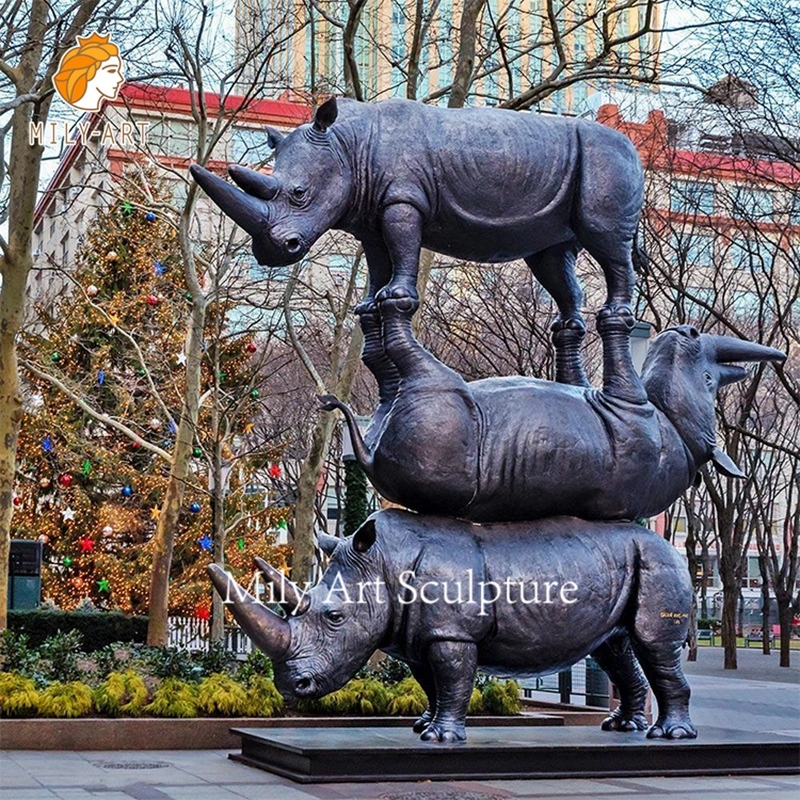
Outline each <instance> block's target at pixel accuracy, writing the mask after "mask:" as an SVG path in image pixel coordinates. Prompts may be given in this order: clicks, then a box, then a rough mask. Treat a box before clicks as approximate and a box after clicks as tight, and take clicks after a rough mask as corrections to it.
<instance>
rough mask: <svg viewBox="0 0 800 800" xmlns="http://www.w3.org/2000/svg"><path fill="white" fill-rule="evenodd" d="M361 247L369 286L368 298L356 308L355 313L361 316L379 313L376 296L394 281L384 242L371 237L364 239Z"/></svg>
mask: <svg viewBox="0 0 800 800" xmlns="http://www.w3.org/2000/svg"><path fill="white" fill-rule="evenodd" d="M361 245H362V247H363V248H364V255H365V257H366V259H367V269H368V271H369V286H368V288H367V295H366V297H365V298H364V299H363V300H362V301H361V302H360V303H359V304H358V305H357V306H356V307H355V313H356V314H358V315H359V316H361V315H362V314H372V313H377V311H378V306H377V305H376V303H375V295H376V294H378V292H379V291H380V290H381V289H383V287H384V286H386V284H387V283H389V281H390V280H391V279H392V260H391V258H390V257H389V251H388V250H387V249H386V245H384V243H383V241H382V240H381V239H379V238H371V237H370V238H365V239H362V240H361Z"/></svg>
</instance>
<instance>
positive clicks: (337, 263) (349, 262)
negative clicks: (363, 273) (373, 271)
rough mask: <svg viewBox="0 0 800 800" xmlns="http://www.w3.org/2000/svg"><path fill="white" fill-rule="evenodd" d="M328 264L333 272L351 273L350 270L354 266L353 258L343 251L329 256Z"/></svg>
mask: <svg viewBox="0 0 800 800" xmlns="http://www.w3.org/2000/svg"><path fill="white" fill-rule="evenodd" d="M328 264H329V267H330V270H331V272H338V273H346V274H348V275H349V274H350V270H351V269H352V268H353V259H352V258H349V257H348V256H345V255H342V254H341V253H335V254H334V255H332V256H331V257H330V258H329V260H328Z"/></svg>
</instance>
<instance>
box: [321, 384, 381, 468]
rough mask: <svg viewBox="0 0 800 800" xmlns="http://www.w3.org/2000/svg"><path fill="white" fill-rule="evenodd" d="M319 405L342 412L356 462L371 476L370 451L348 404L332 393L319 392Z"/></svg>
mask: <svg viewBox="0 0 800 800" xmlns="http://www.w3.org/2000/svg"><path fill="white" fill-rule="evenodd" d="M319 401H320V405H321V407H322V410H323V411H335V410H337V409H338V410H339V411H341V412H342V414H344V420H345V422H346V423H347V429H348V431H349V432H350V441H351V442H352V445H353V453H354V454H355V457H356V459H357V460H358V463H359V464H361V466H362V467H363V468H364V470H365V471H366V473H367V475H369V476H370V477H371V476H372V463H373V456H372V453H370V451H369V450H368V448H367V445H366V444H365V443H364V437H363V436H362V435H361V430H360V429H359V427H358V422H357V421H356V417H355V414H353V412H352V410H351V408H350V406H348V405H347V404H346V403H343V402H342V401H341V400H339V398H338V397H336V396H335V395H332V394H321V395H320V396H319Z"/></svg>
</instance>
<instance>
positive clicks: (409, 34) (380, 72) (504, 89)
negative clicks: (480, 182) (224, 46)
mask: <svg viewBox="0 0 800 800" xmlns="http://www.w3.org/2000/svg"><path fill="white" fill-rule="evenodd" d="M430 5H431V4H428V5H427V6H422V7H421V12H422V17H421V18H420V19H419V20H417V19H415V14H416V13H417V7H418V4H417V3H416V2H412V0H367V3H366V5H365V6H364V9H363V12H362V16H361V21H360V25H359V27H358V29H357V31H356V35H355V41H354V52H353V59H354V61H355V63H356V64H357V65H358V72H359V77H360V79H361V82H362V89H363V94H364V97H365V99H367V100H380V99H385V98H388V97H406V96H407V91H408V83H409V75H408V71H409V61H410V57H411V55H412V50H413V43H414V39H415V31H419V30H422V31H423V34H421V35H419V36H418V37H417V38H421V40H422V47H421V48H420V50H419V59H418V65H419V66H418V78H417V91H416V99H419V100H427V101H428V102H439V103H446V102H447V95H448V88H449V86H450V84H451V82H452V79H453V72H454V69H455V59H456V57H457V54H458V35H459V21H460V18H461V11H462V7H463V2H462V0H440V2H439V4H438V5H437V6H436V7H435V13H434V14H433V16H432V17H430V18H429V17H428V15H429V14H430ZM347 9H348V4H347V3H345V2H343V0H320V2H317V3H305V2H302V1H301V0H277V1H276V0H238V2H237V6H236V16H237V28H236V31H237V34H236V46H237V48H238V53H237V60H239V61H242V60H243V54H244V53H246V52H247V50H248V48H252V47H253V46H254V44H255V43H256V42H261V40H262V38H263V37H264V36H265V35H267V36H270V37H271V40H272V41H273V42H274V46H275V48H276V52H275V55H274V56H273V58H272V61H271V68H270V71H271V73H272V74H273V77H272V78H271V81H272V82H273V85H274V89H275V91H276V93H280V92H282V91H287V90H288V91H291V92H301V93H303V92H305V93H311V94H316V93H318V92H323V93H324V92H330V93H334V94H341V93H343V92H344V89H345V83H344V60H345V59H344V24H345V22H346V19H347V16H346V15H347ZM648 9H650V12H649V13H650V14H651V18H650V19H649V20H648V18H647V14H648ZM605 13H606V0H571V2H570V1H569V0H568V2H566V3H564V4H563V6H562V7H561V8H560V9H559V10H558V12H557V24H556V29H557V31H558V36H554V35H553V26H552V25H551V23H550V21H549V20H548V16H547V5H546V3H545V2H544V0H487V3H486V5H485V6H484V9H483V11H482V13H481V15H480V17H479V20H478V35H477V43H476V68H477V75H478V77H477V79H476V81H475V83H474V85H473V87H472V92H471V95H470V97H469V103H470V104H472V105H497V104H499V103H501V102H502V101H503V100H505V99H507V98H508V97H509V96H512V95H517V94H519V93H520V92H522V91H525V90H526V89H528V88H530V87H531V86H535V85H537V84H539V83H540V82H541V81H542V80H543V79H544V78H546V77H548V76H549V75H551V74H552V73H553V71H554V70H555V69H556V67H557V65H558V64H559V63H560V62H559V58H560V55H559V49H560V50H561V52H562V54H563V59H564V64H565V70H566V71H565V73H563V74H574V73H576V72H578V71H580V70H581V69H585V68H587V64H588V63H589V62H591V61H592V60H593V59H595V58H596V57H597V56H598V54H599V53H600V52H601V51H602V50H603V44H602V39H603V36H602V25H603V19H604V14H605ZM660 17H661V3H655V4H652V3H650V2H648V0H641V2H639V3H633V4H624V7H621V8H620V9H619V10H617V11H615V12H614V13H612V14H610V15H609V20H608V21H609V29H608V33H609V35H610V36H611V37H612V39H616V40H619V44H617V45H616V46H615V47H614V48H613V52H612V53H611V54H610V55H608V56H606V58H605V60H604V62H603V63H604V64H606V65H608V64H610V65H612V66H613V67H614V68H617V69H619V71H620V72H625V71H629V72H631V71H636V72H640V71H641V70H642V69H644V68H645V66H646V67H647V68H648V69H650V70H656V69H657V62H658V52H659V46H660V36H659V34H658V33H657V31H658V29H659V28H660ZM648 22H649V24H648ZM639 31H648V32H646V33H644V34H642V35H641V36H639V35H636V34H637V32H639ZM628 37H630V41H627V39H628ZM556 39H559V40H560V41H559V46H557V45H556V44H555V42H556ZM563 74H562V76H563ZM597 88H598V87H597V86H596V85H595V84H593V83H592V82H591V81H583V80H581V81H578V82H576V83H575V84H573V85H571V86H569V87H568V88H566V89H564V90H562V91H560V92H557V93H556V94H554V95H551V96H550V97H549V98H548V99H546V100H545V101H543V102H542V103H541V104H540V106H539V107H540V110H545V111H554V112H560V113H573V114H581V113H585V112H587V111H588V109H589V107H588V106H587V103H586V100H587V98H588V97H589V96H590V95H591V94H593V93H594V92H595V91H597Z"/></svg>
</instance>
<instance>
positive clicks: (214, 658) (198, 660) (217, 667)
mask: <svg viewBox="0 0 800 800" xmlns="http://www.w3.org/2000/svg"><path fill="white" fill-rule="evenodd" d="M192 661H193V662H194V665H195V666H196V667H200V670H201V674H202V675H214V674H216V673H220V672H227V671H228V669H229V667H230V664H231V655H230V653H228V651H227V650H226V649H225V646H224V645H223V644H222V643H220V642H214V643H213V644H211V645H209V648H208V650H207V651H201V652H199V653H196V654H195V655H194V657H193V659H192Z"/></svg>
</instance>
